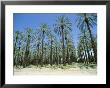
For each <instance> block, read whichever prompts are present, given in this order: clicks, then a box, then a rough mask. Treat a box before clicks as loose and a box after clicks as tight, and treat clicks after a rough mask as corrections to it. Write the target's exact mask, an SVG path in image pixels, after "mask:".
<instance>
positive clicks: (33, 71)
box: [14, 65, 97, 75]
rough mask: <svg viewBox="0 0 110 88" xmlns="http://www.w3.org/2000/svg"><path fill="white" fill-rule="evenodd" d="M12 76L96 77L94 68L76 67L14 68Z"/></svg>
mask: <svg viewBox="0 0 110 88" xmlns="http://www.w3.org/2000/svg"><path fill="white" fill-rule="evenodd" d="M14 75H97V69H96V68H90V67H89V68H85V67H83V68H81V67H79V66H77V65H75V66H73V67H69V68H64V69H61V68H58V67H57V68H55V67H54V68H53V67H51V68H50V67H48V66H47V67H41V68H39V67H37V66H29V67H26V68H15V67H14Z"/></svg>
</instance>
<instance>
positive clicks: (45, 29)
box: [38, 24, 49, 66]
mask: <svg viewBox="0 0 110 88" xmlns="http://www.w3.org/2000/svg"><path fill="white" fill-rule="evenodd" d="M48 30H49V26H48V25H47V24H41V25H40V28H39V29H38V32H39V33H40V36H41V38H42V60H41V66H43V58H44V57H43V56H44V55H43V54H44V39H45V35H46V34H47V32H48Z"/></svg>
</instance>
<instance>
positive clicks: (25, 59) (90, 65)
mask: <svg viewBox="0 0 110 88" xmlns="http://www.w3.org/2000/svg"><path fill="white" fill-rule="evenodd" d="M42 14H43V13H42ZM21 15H22V14H20V16H19V14H17V16H16V14H15V16H16V17H18V18H16V19H17V20H16V21H15V22H17V21H19V22H21V23H22V24H23V25H24V26H25V25H26V24H25V22H27V23H28V21H27V19H25V18H24V19H22V18H20V17H21ZM34 15H36V16H37V13H36V14H34ZM48 15H49V16H50V18H49V16H48V17H47V19H48V20H45V19H43V17H42V18H39V19H37V18H34V19H33V21H34V20H38V21H39V23H37V22H38V21H37V22H36V24H34V25H35V26H34V27H33V25H32V24H33V23H32V24H30V25H27V26H25V27H22V29H19V28H18V29H14V36H13V58H14V60H13V63H14V70H15V72H16V71H19V72H20V70H21V71H22V70H23V69H26V68H34V69H35V70H38V69H39V70H41V69H47V68H49V69H50V70H53V69H54V70H57V69H67V70H68V69H70V68H73V70H74V69H75V68H77V67H78V68H80V70H81V69H84V68H85V69H96V67H97V32H96V31H97V30H96V29H97V14H96V13H73V17H72V13H71V16H68V14H58V16H53V18H54V19H53V20H52V21H50V19H51V17H52V15H54V14H51V13H50V14H48ZM45 18H46V17H45ZM28 19H31V17H30V18H28ZM40 19H41V20H40ZM23 20H25V21H24V23H23ZM31 20H32V19H31ZM46 21H47V22H48V23H47V22H46ZM49 21H50V22H49ZM19 22H17V23H16V24H15V25H14V26H15V27H14V28H16V26H17V25H18V24H19ZM37 24H38V25H37ZM77 31H78V32H77ZM29 71H32V70H28V71H27V72H29ZM65 71H66V70H65ZM43 72H44V71H43ZM73 73H74V71H73ZM25 74H26V73H25Z"/></svg>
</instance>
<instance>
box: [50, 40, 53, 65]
mask: <svg viewBox="0 0 110 88" xmlns="http://www.w3.org/2000/svg"><path fill="white" fill-rule="evenodd" d="M52 60H53V58H52V38H51V50H50V65H51V66H52Z"/></svg>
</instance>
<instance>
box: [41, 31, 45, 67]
mask: <svg viewBox="0 0 110 88" xmlns="http://www.w3.org/2000/svg"><path fill="white" fill-rule="evenodd" d="M43 53H44V32H43V34H42V60H41V66H43V60H44V57H43Z"/></svg>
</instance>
